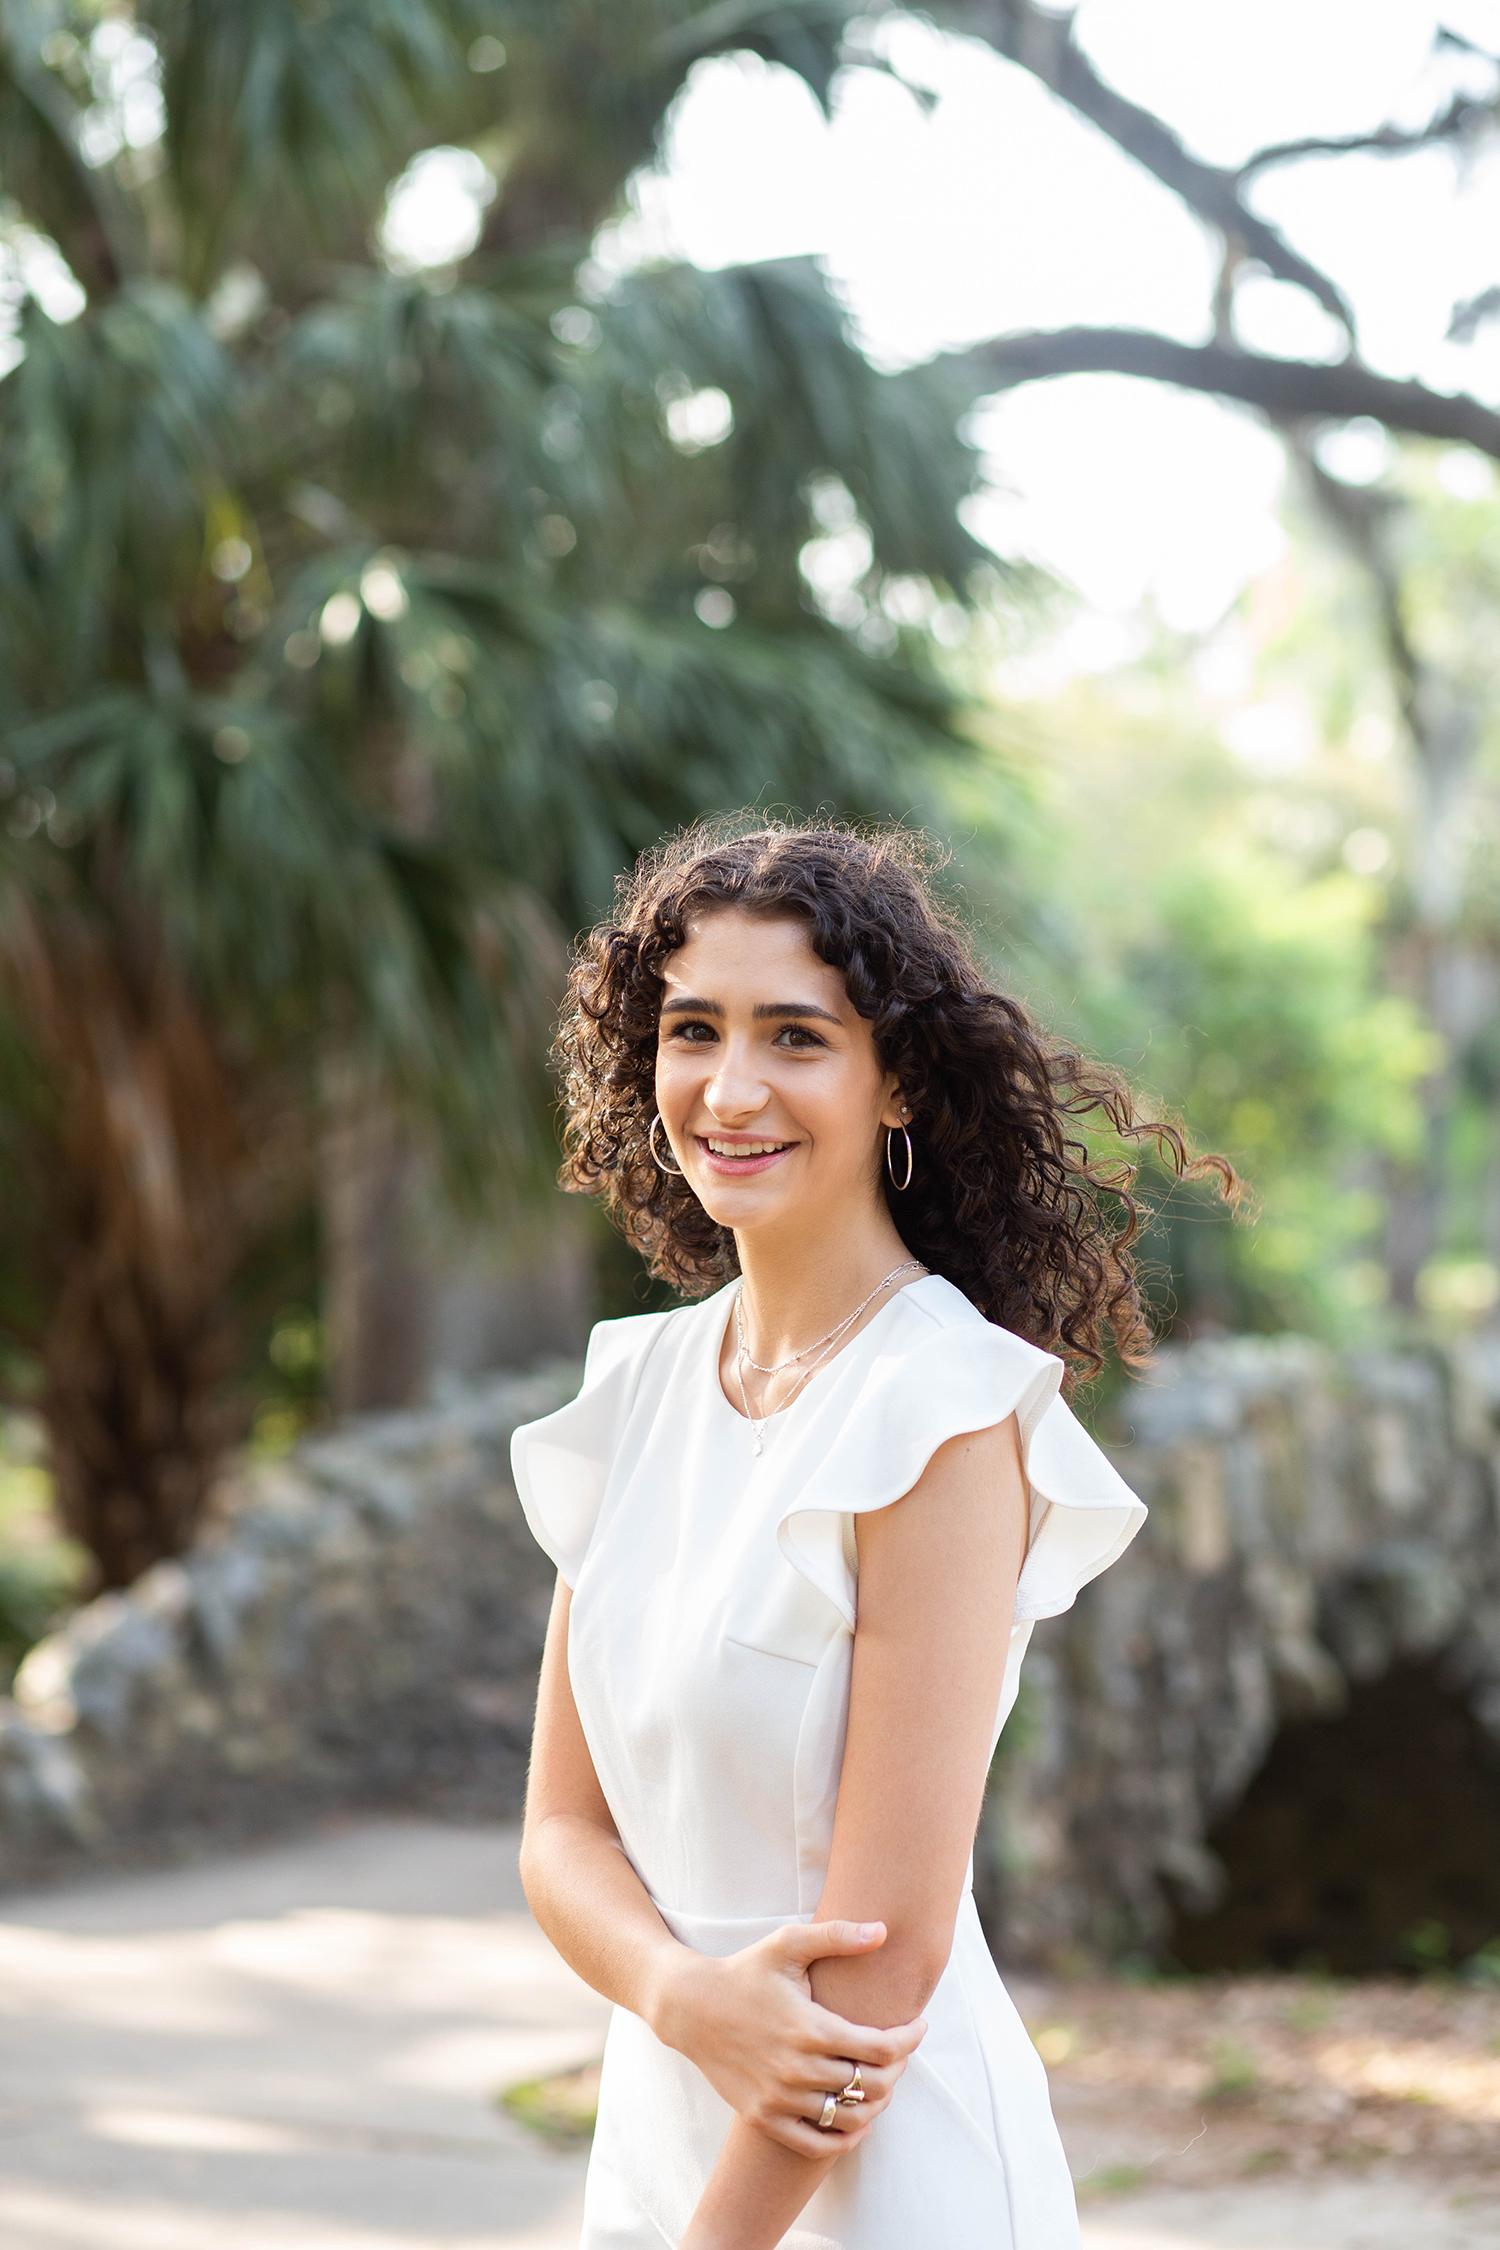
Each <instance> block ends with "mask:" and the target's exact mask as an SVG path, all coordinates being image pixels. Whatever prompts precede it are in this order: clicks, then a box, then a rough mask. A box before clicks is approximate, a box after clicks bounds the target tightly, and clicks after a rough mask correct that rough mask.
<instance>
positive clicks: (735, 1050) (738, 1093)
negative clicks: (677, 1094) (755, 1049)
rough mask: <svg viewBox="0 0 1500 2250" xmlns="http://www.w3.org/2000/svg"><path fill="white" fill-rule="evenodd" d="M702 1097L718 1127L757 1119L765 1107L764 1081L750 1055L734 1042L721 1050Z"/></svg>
mask: <svg viewBox="0 0 1500 2250" xmlns="http://www.w3.org/2000/svg"><path fill="white" fill-rule="evenodd" d="M703 1098H704V1100H705V1102H706V1103H707V1105H708V1107H709V1109H710V1110H711V1111H712V1113H713V1115H714V1116H715V1117H716V1118H717V1119H718V1120H719V1123H720V1124H721V1125H727V1124H729V1123H730V1122H731V1121H732V1120H734V1119H736V1118H744V1117H754V1116H757V1115H758V1114H759V1112H760V1111H761V1110H763V1109H764V1108H765V1106H766V1082H765V1079H764V1077H763V1075H762V1074H761V1072H760V1071H759V1070H758V1069H757V1068H756V1066H755V1061H754V1058H753V1056H751V1055H750V1054H749V1053H748V1052H747V1051H746V1049H745V1048H743V1047H742V1046H740V1045H739V1044H738V1042H730V1043H729V1044H727V1045H726V1046H725V1048H724V1049H723V1050H722V1052H721V1056H720V1061H719V1067H718V1069H717V1070H716V1071H715V1072H714V1074H713V1077H712V1078H711V1079H710V1080H709V1082H708V1084H707V1086H706V1087H705V1088H704V1095H703Z"/></svg>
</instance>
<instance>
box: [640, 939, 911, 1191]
mask: <svg viewBox="0 0 1500 2250" xmlns="http://www.w3.org/2000/svg"><path fill="white" fill-rule="evenodd" d="M664 975H665V985H666V989H665V992H664V994H663V997H662V1010H661V1035H660V1041H659V1044H658V1048H657V1060H656V1104H657V1108H658V1109H659V1110H660V1112H661V1118H662V1126H664V1127H665V1129H666V1135H667V1138H668V1140H669V1141H670V1142H671V1144H672V1149H673V1152H674V1154H675V1155H676V1158H677V1161H678V1163H679V1164H680V1165H681V1166H682V1169H683V1171H684V1173H685V1174H686V1175H687V1180H688V1184H689V1186H690V1187H691V1188H692V1189H693V1192H694V1193H695V1194H696V1195H697V1197H698V1200H699V1201H700V1202H701V1203H702V1205H703V1207H704V1209H705V1210H706V1211H707V1212H708V1214H709V1216H710V1217H711V1218H713V1219H716V1220H717V1221H718V1223H719V1225H720V1226H725V1227H732V1228H734V1229H735V1230H736V1231H737V1232H738V1231H742V1230H745V1229H751V1230H754V1229H758V1228H761V1227H765V1226H770V1227H780V1226H781V1225H782V1224H784V1223H787V1222H791V1223H808V1222H815V1221H817V1220H819V1219H827V1218H830V1217H833V1216H834V1215H836V1214H837V1213H839V1212H841V1211H847V1210H850V1209H852V1208H856V1207H857V1206H858V1205H859V1204H861V1203H862V1202H867V1201H868V1200H869V1199H870V1198H872V1197H873V1196H875V1195H876V1194H877V1192H878V1188H877V1183H878V1179H879V1166H880V1164H881V1163H882V1161H883V1160H884V1146H885V1127H886V1126H888V1125H896V1124H899V1123H900V1122H901V1121H902V1118H903V1114H904V1113H903V1106H902V1103H901V1099H900V1095H899V1093H898V1091H897V1083H896V1079H895V1078H894V1076H893V1075H892V1074H891V1073H889V1072H887V1071H884V1070H882V1068H881V1066H880V1062H879V1060H878V1058H877V1056H876V1053H875V1043H874V1040H873V1039H872V1037H871V1034H870V1026H869V1024H868V1023H867V1022H866V1021H865V1019H864V1017H863V1016H861V1015H860V1014H859V1013H858V1012H857V1011H856V1009H854V1008H853V1007H852V1006H851V1005H850V1001H849V996H848V994H847V992H846V991H845V989H844V979H843V977H842V975H841V974H840V972H839V971H838V970H837V969H831V968H829V966H828V964H827V963H826V962H824V961H820V960H819V959H818V957H817V955H816V954H815V953H814V952H813V949H812V947H811V945H810V944H809V943H808V937H807V925H806V924H805V923H804V922H803V921H801V920H800V919H799V918H798V917H796V916H789V917H787V918H785V919H777V920H774V921H771V920H767V919H765V918H764V917H762V916H760V915H752V914H745V913H742V912H740V911H739V910H738V909H737V908H734V907H721V908H719V909H717V910H716V911H714V912H712V913H708V914H705V915H703V916H702V918H701V919H700V920H698V921H697V922H694V923H693V924H691V925H690V928H689V932H688V939H687V943H686V944H685V945H683V946H681V947H680V948H679V949H678V951H677V952H676V953H674V954H673V955H672V956H671V958H670V959H669V961H668V963H667V966H666V970H665V972H664ZM660 1140H661V1127H658V1128H657V1141H658V1143H660Z"/></svg>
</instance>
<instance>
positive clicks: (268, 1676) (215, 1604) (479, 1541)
mask: <svg viewBox="0 0 1500 2250" xmlns="http://www.w3.org/2000/svg"><path fill="white" fill-rule="evenodd" d="M576 1385H577V1371H576V1369H567V1368H558V1369H556V1370H553V1371H550V1372H542V1373H539V1374H537V1375H534V1376H526V1377H514V1376H512V1377H506V1378H503V1379H501V1380H499V1381H498V1382H495V1383H493V1384H491V1385H487V1386H486V1387H485V1388H484V1389H482V1390H477V1391H475V1392H473V1393H472V1394H470V1395H467V1396H465V1397H463V1398H461V1399H457V1400H455V1401H454V1402H453V1403H451V1404H449V1405H447V1406H445V1407H442V1408H435V1409H432V1410H430V1411H427V1412H423V1413H412V1414H389V1415H381V1416H371V1417H368V1418H365V1419H363V1420H359V1421H355V1422H351V1423H349V1424H346V1425H345V1426H344V1427H343V1428H341V1429H339V1430H338V1431H336V1432H335V1433H333V1434H331V1435H329V1436H327V1437H321V1438H318V1439H316V1440H314V1441H312V1442H309V1443H307V1444H305V1445H303V1446H302V1447H300V1448H299V1450H298V1451H297V1453H296V1454H295V1456H294V1457H293V1458H291V1459H290V1460H288V1461H286V1462H282V1463H279V1464H277V1465H276V1466H275V1467H274V1468H266V1469H262V1470H259V1471H257V1472H254V1473H252V1474H251V1475H250V1476H249V1477H248V1478H247V1479H246V1481H245V1484H244V1486H243V1488H242V1489H241V1490H240V1491H239V1492H237V1493H233V1494H231V1495H229V1496H228V1500H227V1504H226V1506H225V1508H224V1510H223V1511H222V1513H221V1516H220V1519H219V1520H218V1522H217V1523H216V1524H215V1526H214V1527H213V1529H212V1530H211V1531H210V1533H209V1534H208V1536H207V1537H206V1538H205V1540H204V1543H203V1545H202V1546H201V1547H200V1548H199V1549H198V1550H196V1551H195V1552H194V1553H193V1554H191V1555H189V1556H187V1557H185V1558H184V1559H183V1560H182V1561H181V1562H171V1563H162V1564H159V1565H158V1566H157V1567H156V1568H155V1569H154V1570H151V1571H149V1572H148V1573H147V1575H146V1576H145V1577H144V1578H142V1579H141V1580H140V1581H139V1582H138V1583H137V1584H136V1585H135V1586H133V1587H132V1588H131V1589H130V1591H129V1592H128V1593H126V1594H109V1595H106V1596H104V1597H103V1598H102V1599H100V1600H99V1601H96V1602H93V1603H91V1604H89V1605H88V1607H87V1608H85V1609H83V1610H81V1611H79V1613H78V1614H77V1615H76V1616H75V1617H74V1618H73V1619H72V1620H71V1621H70V1623H69V1624H68V1625H67V1626H66V1627H65V1628H64V1630H63V1631H61V1632H59V1633H57V1634H55V1635H53V1636H52V1638H50V1639H49V1640H46V1641H43V1642H41V1643H40V1644H39V1645H38V1646H37V1647H36V1648H34V1649H33V1650H32V1651H31V1653H30V1654H29V1655H28V1656H27V1658H26V1660H25V1662H24V1663H23V1664H22V1666H21V1669H20V1672H19V1673H18V1675H17V1678H16V1683H15V1697H14V1701H13V1702H0V1881H7V1882H15V1881H17V1880H24V1879H27V1878H29V1877H32V1876H34V1875H37V1874H42V1873H46V1872H50V1871H51V1870H53V1869H54V1868H56V1867H58V1866H61V1865H66V1864H67V1863H68V1862H69V1861H70V1860H77V1859H79V1858H80V1857H81V1856H83V1855H85V1854H92V1855H98V1854H101V1853H108V1854H110V1855H112V1856H121V1855H124V1856H131V1855H132V1853H134V1852H137V1851H140V1850H141V1849H144V1848H150V1849H155V1850H161V1849H163V1848H167V1849H171V1848H173V1847H174V1846H183V1845H186V1844H188V1843H190V1842H192V1841H193V1840H194V1839H195V1838H198V1837H202V1836H206V1835H214V1836H218V1837H222V1836H224V1835H225V1834H226V1833H228V1834H233V1833H236V1832H238V1833H249V1832H251V1831H253V1830H255V1829H264V1828H267V1827H269V1826H272V1825H275V1824H277V1823H280V1822H283V1821H285V1820H287V1819H289V1818H292V1817H295V1816H298V1815H302V1814H305V1813H308V1812H311V1811H315V1810H318V1809H321V1808H324V1807H327V1806H330V1805H337V1804H351V1803H370V1802H375V1801H380V1800H385V1801H391V1800H396V1799H404V1800H406V1801H408V1802H427V1803H433V1802H440V1801H441V1802H446V1803H449V1804H455V1803H457V1804H465V1805H467V1806H469V1807H471V1808H473V1809H479V1808H480V1807H482V1808H483V1809H484V1810H485V1811H486V1812H488V1813H489V1814H491V1815H494V1814H496V1813H509V1812H513V1811H514V1810H515V1809H516V1808H517V1805H518V1803H519V1795H520V1785H521V1779H522V1776H523V1772H524V1762H525V1755H526V1746H527V1742H528V1740H529V1735H530V1727H531V1713H532V1705H533V1701H534V1695H535V1684H536V1667H537V1660H538V1657H539V1654H540V1651H541V1645H542V1636H543V1632H544V1630H545V1626H546V1618H547V1609H548V1604H549V1601H550V1597H551V1589H552V1571H551V1568H550V1565H549V1564H548V1563H547V1562H546V1559H545V1558H544V1557H543V1556H542V1554H541V1553H540V1552H539V1550H538V1549H537V1547H536V1546H535V1544H534V1542H533V1541H532V1538H531V1535H530V1533H529V1532H528V1531H527V1529H526V1524H525V1521H524V1518H523V1517H522V1515H521V1511H520V1506H519V1503H518V1502H517V1500H516V1496H515V1492H514V1490H513V1488H512V1485H511V1482H510V1470H509V1444H510V1434H511V1431H512V1430H513V1429H514V1428H515V1426H516V1424H517V1423H518V1422H523V1421H528V1420H530V1419H532V1418H533V1417H534V1416H536V1415H538V1414H544V1413H547V1412H548V1411H549V1410H550V1409H551V1408H552V1407H553V1406H555V1405H557V1404H559V1403H560V1402H561V1401H562V1400H563V1399H564V1398H566V1397H568V1396H570V1395H571V1394H572V1391H573V1390H574V1389H575V1388H576Z"/></svg>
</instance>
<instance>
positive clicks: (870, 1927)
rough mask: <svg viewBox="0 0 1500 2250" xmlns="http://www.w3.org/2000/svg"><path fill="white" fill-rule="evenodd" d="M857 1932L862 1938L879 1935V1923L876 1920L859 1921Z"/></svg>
mask: <svg viewBox="0 0 1500 2250" xmlns="http://www.w3.org/2000/svg"><path fill="white" fill-rule="evenodd" d="M859 1934H860V1936H861V1937H862V1938H872V1937H879V1935H880V1924H879V1923H878V1922H861V1923H860V1925H859Z"/></svg>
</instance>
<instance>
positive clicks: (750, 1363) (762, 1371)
mask: <svg viewBox="0 0 1500 2250" xmlns="http://www.w3.org/2000/svg"><path fill="white" fill-rule="evenodd" d="M923 1270H924V1269H923V1266H922V1261H921V1259H920V1258H908V1259H906V1261H905V1262H904V1264H902V1265H899V1266H893V1267H892V1268H891V1271H890V1272H889V1273H888V1274H887V1275H886V1277H885V1279H884V1280H883V1281H877V1282H876V1284H875V1286H874V1288H873V1289H872V1290H871V1291H870V1294H869V1296H868V1297H866V1298H865V1300H864V1303H863V1304H859V1305H856V1306H855V1308H854V1310H853V1312H852V1313H850V1314H849V1316H848V1318H847V1319H846V1320H841V1321H840V1322H839V1324H838V1326H837V1327H836V1328H830V1329H829V1331H828V1334H827V1335H826V1336H820V1337H819V1338H818V1339H817V1341H816V1343H812V1344H805V1345H804V1346H803V1348H802V1350H801V1351H800V1352H793V1354H792V1356H791V1358H790V1359H781V1360H777V1361H775V1362H774V1363H773V1365H771V1366H770V1367H762V1365H761V1363H760V1361H759V1360H758V1359H752V1358H751V1357H750V1352H749V1348H748V1346H747V1345H746V1343H745V1317H744V1303H745V1284H744V1282H743V1281H742V1282H741V1283H740V1286H739V1288H738V1289H737V1290H736V1292H735V1299H734V1338H735V1346H736V1349H735V1355H734V1371H735V1375H736V1377H737V1379H738V1382H739V1386H740V1404H741V1406H743V1408H744V1410H745V1420H746V1421H747V1422H748V1423H749V1425H750V1429H751V1434H752V1435H753V1437H754V1439H755V1450H756V1452H757V1454H759V1453H760V1452H761V1451H763V1449H764V1446H765V1442H766V1424H767V1422H769V1421H770V1419H771V1415H772V1413H773V1412H775V1413H778V1414H784V1413H785V1412H786V1409H787V1408H788V1407H789V1406H790V1405H791V1403H792V1400H793V1399H794V1398H795V1397H796V1395H797V1393H798V1392H799V1391H800V1390H801V1388H802V1386H803V1385H804V1383H806V1382H808V1381H810V1379H811V1378H812V1377H813V1376H814V1375H815V1374H816V1373H817V1371H818V1369H819V1368H820V1367H821V1366H822V1364H823V1362H824V1360H825V1359H827V1358H829V1357H830V1355H831V1354H832V1352H833V1351H834V1349H835V1348H836V1346H837V1345H838V1344H839V1343H840V1342H842V1340H843V1338H844V1337H845V1336H846V1335H847V1334H848V1332H849V1330H850V1329H851V1328H852V1327H853V1326H854V1323H855V1322H856V1321H857V1320H858V1318H859V1316H860V1314H861V1313H862V1312H864V1311H865V1310H866V1309H867V1308H868V1307H869V1306H870V1305H873V1304H874V1302H875V1300H876V1298H877V1297H878V1296H879V1295H880V1292H881V1290H882V1289H889V1288H890V1286H891V1283H892V1282H893V1281H899V1280H900V1278H901V1276H902V1274H904V1273H921V1272H922V1271H923ZM813 1353H816V1354H817V1357H816V1358H815V1359H813V1360H812V1365H811V1366H810V1367H804V1368H803V1369H802V1372H801V1374H800V1375H799V1376H798V1377H797V1380H796V1382H795V1383H794V1384H793V1385H792V1387H791V1389H790V1390H789V1391H788V1393H787V1395H786V1397H785V1398H784V1399H783V1400H782V1402H781V1405H780V1406H779V1407H776V1408H768V1409H767V1411H766V1412H765V1413H764V1414H762V1415H761V1416H760V1417H759V1419H758V1420H757V1418H756V1416H755V1415H753V1414H752V1413H751V1411H750V1396H749V1393H748V1391H747V1390H746V1388H745V1369H746V1368H747V1367H753V1368H754V1370H755V1372H756V1374H757V1375H767V1376H774V1375H784V1374H785V1373H786V1371H787V1369H788V1368H789V1367H796V1366H797V1365H798V1363H799V1362H800V1361H802V1360H804V1359H808V1358H810V1357H811V1355H812V1354H813Z"/></svg>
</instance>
